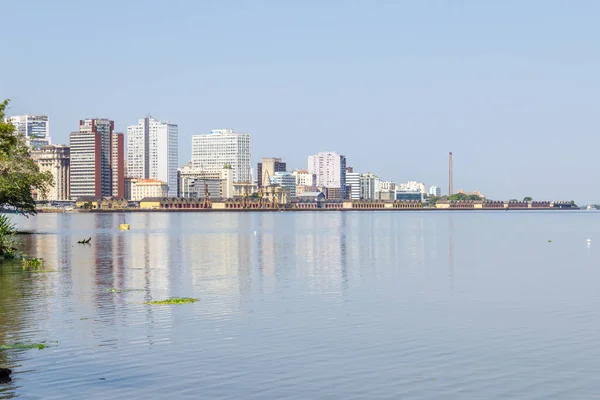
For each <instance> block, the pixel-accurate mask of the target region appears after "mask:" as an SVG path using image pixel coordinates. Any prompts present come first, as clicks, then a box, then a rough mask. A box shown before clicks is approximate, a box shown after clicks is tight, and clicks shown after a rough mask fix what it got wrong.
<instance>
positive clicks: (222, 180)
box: [179, 163, 234, 199]
mask: <svg viewBox="0 0 600 400" xmlns="http://www.w3.org/2000/svg"><path fill="white" fill-rule="evenodd" d="M179 190H180V194H179V195H180V197H187V198H204V197H210V198H215V199H216V198H223V199H229V198H233V197H234V187H233V170H232V168H229V167H225V168H222V169H221V171H219V172H207V171H203V170H196V169H194V168H193V166H192V164H191V163H190V164H188V165H186V166H185V167H183V168H181V170H180V171H179ZM207 193H208V196H207Z"/></svg>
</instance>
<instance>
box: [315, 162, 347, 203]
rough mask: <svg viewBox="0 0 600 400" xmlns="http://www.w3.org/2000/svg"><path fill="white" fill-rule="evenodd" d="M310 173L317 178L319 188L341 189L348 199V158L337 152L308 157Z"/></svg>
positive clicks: (343, 195)
mask: <svg viewBox="0 0 600 400" xmlns="http://www.w3.org/2000/svg"><path fill="white" fill-rule="evenodd" d="M308 171H309V172H310V173H311V174H315V175H316V176H317V186H318V187H326V188H340V192H341V194H342V198H343V199H345V198H346V157H345V156H342V155H340V154H338V153H336V152H321V153H318V154H316V155H314V156H308Z"/></svg>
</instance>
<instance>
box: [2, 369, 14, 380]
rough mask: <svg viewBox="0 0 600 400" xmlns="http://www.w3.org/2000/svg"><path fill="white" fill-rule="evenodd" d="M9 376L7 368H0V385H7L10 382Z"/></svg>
mask: <svg viewBox="0 0 600 400" xmlns="http://www.w3.org/2000/svg"><path fill="white" fill-rule="evenodd" d="M10 374H12V371H11V370H10V369H8V368H0V383H8V382H10V381H11V379H10Z"/></svg>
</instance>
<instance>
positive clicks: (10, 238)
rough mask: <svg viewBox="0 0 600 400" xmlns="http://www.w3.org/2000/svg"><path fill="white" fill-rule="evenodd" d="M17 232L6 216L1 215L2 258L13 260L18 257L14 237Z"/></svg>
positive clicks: (0, 240) (0, 253)
mask: <svg viewBox="0 0 600 400" xmlns="http://www.w3.org/2000/svg"><path fill="white" fill-rule="evenodd" d="M16 232H17V228H16V226H15V224H14V223H13V222H12V221H11V219H10V218H9V217H8V216H7V215H4V214H0V257H2V258H4V259H11V258H15V257H16V256H17V252H16V250H15V248H14V247H13V246H14V243H15V242H14V236H15V233H16Z"/></svg>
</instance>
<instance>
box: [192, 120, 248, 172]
mask: <svg viewBox="0 0 600 400" xmlns="http://www.w3.org/2000/svg"><path fill="white" fill-rule="evenodd" d="M225 165H228V166H230V167H231V169H232V173H233V181H234V183H251V180H252V175H251V168H250V135H249V134H247V133H237V132H234V131H233V130H231V129H215V130H213V131H211V133H210V134H208V135H193V136H192V166H193V168H194V169H195V170H202V171H207V172H217V173H220V172H221V170H222V169H223V167H224V166H225Z"/></svg>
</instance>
